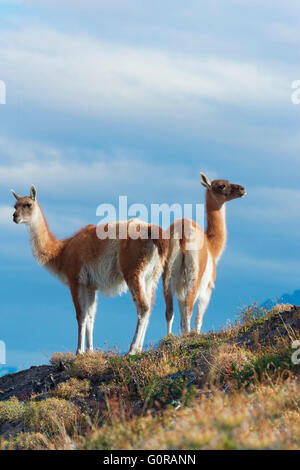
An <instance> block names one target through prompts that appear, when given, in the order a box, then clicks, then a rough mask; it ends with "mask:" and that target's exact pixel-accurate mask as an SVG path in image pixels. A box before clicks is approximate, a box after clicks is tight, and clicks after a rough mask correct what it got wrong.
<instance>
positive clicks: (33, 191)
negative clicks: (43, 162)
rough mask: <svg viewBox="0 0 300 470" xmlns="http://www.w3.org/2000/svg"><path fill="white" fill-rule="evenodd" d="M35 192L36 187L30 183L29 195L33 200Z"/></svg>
mask: <svg viewBox="0 0 300 470" xmlns="http://www.w3.org/2000/svg"><path fill="white" fill-rule="evenodd" d="M36 194H37V191H36V188H35V186H34V185H32V186H31V189H30V197H31V199H32V200H33V201H35V200H36Z"/></svg>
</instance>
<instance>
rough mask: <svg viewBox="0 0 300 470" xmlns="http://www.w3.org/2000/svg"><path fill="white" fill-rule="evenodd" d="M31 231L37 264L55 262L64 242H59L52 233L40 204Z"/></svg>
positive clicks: (30, 226) (37, 206) (32, 246)
mask: <svg viewBox="0 0 300 470" xmlns="http://www.w3.org/2000/svg"><path fill="white" fill-rule="evenodd" d="M29 231H30V242H31V248H32V252H33V255H34V257H35V259H36V260H37V262H38V263H39V264H41V265H42V266H44V265H47V264H49V263H52V262H55V259H56V258H57V257H58V255H59V254H60V253H61V251H62V248H63V246H64V242H63V241H62V240H57V239H56V238H55V236H54V235H53V234H52V233H51V232H50V230H49V227H48V224H47V221H46V218H45V216H44V213H43V211H42V209H41V208H40V206H39V205H38V204H37V205H36V210H35V214H34V215H33V219H32V222H31V224H30V225H29Z"/></svg>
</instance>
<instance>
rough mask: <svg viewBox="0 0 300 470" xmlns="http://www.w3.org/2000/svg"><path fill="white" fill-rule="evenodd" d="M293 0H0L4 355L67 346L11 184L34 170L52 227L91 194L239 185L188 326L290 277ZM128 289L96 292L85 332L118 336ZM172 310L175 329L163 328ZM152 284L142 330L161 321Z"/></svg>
mask: <svg viewBox="0 0 300 470" xmlns="http://www.w3.org/2000/svg"><path fill="white" fill-rule="evenodd" d="M299 17H300V10H299V2H298V1H297V0H295V1H291V0H287V1H286V2H282V1H279V0H272V1H271V0H270V1H269V0H257V1H256V0H226V2H225V1H222V0H211V1H210V2H206V1H204V0H203V1H202V0H201V1H200V0H189V1H188V2H184V3H183V2H180V1H177V0H172V1H171V0H165V1H164V2H161V1H158V0H152V1H151V2H146V1H144V2H141V1H140V0H110V1H107V0H106V1H102V0H97V1H96V0H86V1H85V2H82V1H79V0H72V1H71V0H70V1H68V0H60V1H56V0H51V1H50V0H36V1H35V0H32V1H30V0H27V1H13V0H10V1H9V2H5V1H0V80H3V81H4V82H5V83H6V89H7V97H6V100H7V103H6V105H0V123H1V125H0V224H1V232H0V241H1V244H0V259H1V263H0V276H1V284H0V293H1V299H2V303H1V308H0V339H2V340H4V341H5V342H6V344H7V357H8V362H10V363H15V364H17V365H18V366H19V367H24V366H25V365H28V364H29V363H30V364H33V363H38V362H45V360H46V359H47V357H49V355H51V353H52V352H53V351H58V350H59V351H68V350H72V349H74V348H75V345H76V344H75V343H76V321H75V314H74V311H73V305H72V302H71V300H70V296H69V292H68V290H67V289H66V288H65V287H64V286H61V285H60V284H59V283H58V282H57V280H56V279H54V278H51V276H50V275H49V274H48V273H47V272H44V271H43V270H42V269H41V268H40V267H39V266H37V264H36V262H35V260H34V259H33V257H32V254H31V251H30V247H29V240H28V233H27V231H26V228H25V227H24V226H16V225H15V224H13V223H12V219H11V214H12V206H13V203H14V201H13V199H12V196H11V194H10V192H9V190H10V188H11V187H13V188H14V189H15V190H16V191H17V192H18V193H21V194H28V192H29V188H30V185H31V184H32V183H34V184H35V185H36V187H37V189H38V197H39V202H40V204H41V206H42V207H43V209H44V212H45V214H46V216H47V218H48V221H49V225H50V227H51V229H52V230H53V231H54V233H55V234H56V235H57V236H59V237H63V236H66V235H69V234H70V233H72V232H74V231H75V230H77V229H78V228H79V227H80V226H82V225H84V224H87V223H95V224H96V223H97V222H98V220H97V219H98V218H97V216H96V208H97V206H98V205H99V204H100V203H114V204H115V203H116V202H117V200H118V196H119V195H127V196H128V202H129V204H130V203H136V202H138V203H145V204H147V205H149V204H151V203H163V202H167V203H174V202H179V203H181V204H183V203H194V204H195V203H201V202H203V200H204V189H203V188H202V187H201V186H200V183H199V171H200V170H201V171H204V172H206V173H207V174H208V176H210V177H211V178H214V177H220V178H226V179H229V180H231V181H232V182H234V183H240V184H243V185H245V186H246V187H247V190H248V195H247V197H246V198H244V199H243V200H238V201H233V202H232V203H230V205H228V207H227V221H228V232H229V236H228V243H227V249H226V252H225V253H224V255H223V258H222V260H221V261H220V264H219V269H218V274H217V282H216V289H215V291H214V294H213V298H212V301H211V304H210V306H209V309H208V311H207V313H206V316H205V320H204V329H205V330H208V329H210V328H213V327H214V328H217V327H219V326H220V325H223V324H225V322H226V320H227V319H234V318H235V315H236V313H237V312H238V308H239V307H242V306H243V305H245V304H249V303H251V302H253V301H258V302H260V301H262V300H264V299H266V298H270V297H276V296H279V295H281V294H282V293H284V292H292V291H293V290H295V289H296V288H299V287H300V249H299V246H300V245H299V240H300V217H299V206H300V183H299V175H300V158H299V157H300V133H299V126H300V105H298V106H297V105H295V104H292V101H291V94H292V91H293V90H292V88H291V84H292V82H293V81H294V80H299V79H300V67H299V63H300V62H299V51H300V47H299V46H300V28H299V19H300V18H299ZM135 322H136V314H135V311H134V306H133V304H132V302H131V300H130V298H129V295H128V294H127V295H126V296H123V297H121V298H117V299H100V301H99V306H98V314H97V318H96V325H95V343H96V344H97V345H99V346H101V347H102V346H105V347H107V346H114V345H118V346H119V347H120V348H121V349H122V350H124V349H126V348H127V346H128V344H129V343H130V341H131V338H132V335H133V332H134V329H135ZM178 324H179V322H178V315H177V322H176V324H175V331H178ZM165 330H166V326H165V320H164V305H163V300H162V293H161V286H160V288H159V291H158V293H157V299H156V304H155V307H154V310H153V314H152V318H151V322H150V326H149V329H148V333H147V337H146V342H147V343H151V342H156V341H158V340H159V339H160V338H161V337H162V336H163V335H164V334H165Z"/></svg>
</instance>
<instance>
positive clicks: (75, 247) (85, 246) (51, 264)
mask: <svg viewBox="0 0 300 470" xmlns="http://www.w3.org/2000/svg"><path fill="white" fill-rule="evenodd" d="M13 194H14V196H15V197H16V199H17V203H16V205H15V209H16V210H15V213H14V216H13V218H14V221H15V222H16V223H21V222H24V223H26V224H28V225H29V227H30V232H31V243H32V248H33V252H34V255H35V257H36V259H37V261H38V262H39V263H40V264H41V265H43V266H45V267H46V268H48V269H49V270H50V271H52V272H54V273H55V274H57V275H58V276H59V277H60V278H61V279H62V280H63V282H65V283H66V284H68V285H69V288H70V291H71V295H72V299H73V303H74V307H75V310H76V317H77V321H78V333H79V337H80V332H81V329H82V315H83V312H82V310H81V305H80V299H79V297H80V289H81V286H83V287H84V289H85V295H88V297H89V299H92V300H94V298H95V291H96V289H97V285H95V284H94V281H93V279H92V278H91V279H89V277H88V274H87V275H86V276H87V278H86V279H85V281H84V284H82V283H83V281H82V279H81V277H80V276H81V271H82V268H83V267H85V266H87V267H89V266H90V267H92V266H93V264H94V263H95V262H96V261H97V260H99V259H101V257H102V256H104V255H105V250H106V249H107V248H108V245H109V244H110V243H113V241H112V240H110V239H108V238H107V239H104V240H102V239H100V238H99V237H98V235H97V227H95V226H94V225H87V226H86V227H84V228H82V229H81V230H79V231H78V232H77V233H75V235H73V236H72V237H70V238H66V239H64V240H57V239H56V238H55V236H54V235H53V234H52V233H51V232H50V230H49V227H48V224H47V221H46V219H45V216H44V214H43V212H42V210H41V208H40V206H39V205H38V203H37V201H36V190H35V188H34V191H33V189H32V196H31V197H21V196H19V195H17V194H16V193H14V192H13ZM131 223H133V221H132V220H130V221H129V222H125V224H126V229H127V232H126V233H125V237H126V238H125V239H119V236H120V223H116V224H115V225H114V226H115V227H116V237H117V239H119V241H118V245H112V247H117V250H118V252H117V253H115V252H113V253H115V255H116V258H115V259H116V260H117V261H118V263H119V266H120V270H121V273H122V275H123V279H124V280H125V281H126V283H127V285H128V287H129V290H130V292H131V294H132V297H133V300H134V301H135V304H136V306H137V311H138V317H139V320H140V319H141V318H143V315H145V314H146V313H147V315H149V313H150V309H151V303H152V300H153V298H154V291H155V288H156V285H157V282H158V278H159V275H160V273H161V270H162V268H163V266H164V263H165V260H166V257H167V251H168V240H166V239H165V236H164V232H163V230H162V229H161V228H160V227H156V226H153V225H149V224H144V223H142V222H141V226H138V230H137V232H139V231H140V229H141V227H143V229H145V228H146V235H147V236H149V235H151V232H152V230H153V231H154V233H158V238H157V239H153V240H152V239H143V237H142V232H141V235H139V234H138V238H137V239H136V240H133V239H131V238H130V237H129V225H130V224H131ZM107 227H108V226H107V224H106V225H103V226H102V228H104V229H105V231H107ZM123 227H124V223H123ZM155 230H156V232H155ZM113 249H115V248H113ZM155 249H157V251H158V255H159V260H160V261H159V265H160V266H157V267H156V266H154V268H153V269H154V271H153V287H152V290H151V292H152V294H151V298H150V300H149V299H148V300H147V299H146V298H145V296H144V292H143V286H142V284H141V282H142V281H141V274H142V273H143V272H144V270H145V269H146V268H147V265H148V263H149V261H150V259H151V257H152V255H153V252H154V250H155ZM114 268H115V269H116V275H118V272H119V271H118V269H119V268H118V267H117V266H112V267H111V268H110V269H114ZM113 274H114V272H113ZM151 279H152V278H151ZM121 281H122V279H121ZM151 282H152V281H151Z"/></svg>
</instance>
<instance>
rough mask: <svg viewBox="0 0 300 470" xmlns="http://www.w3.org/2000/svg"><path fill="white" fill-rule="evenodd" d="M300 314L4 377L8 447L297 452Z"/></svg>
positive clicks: (278, 312)
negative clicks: (295, 345)
mask: <svg viewBox="0 0 300 470" xmlns="http://www.w3.org/2000/svg"><path fill="white" fill-rule="evenodd" d="M298 338H300V308H299V307H295V306H292V305H278V306H275V307H273V308H272V310H270V311H267V310H266V309H263V308H260V307H257V306H256V305H253V306H251V307H248V308H247V309H245V310H243V311H242V312H241V315H240V318H239V320H238V321H236V322H235V324H234V325H230V326H228V327H227V328H226V329H224V330H222V331H218V332H210V333H208V334H205V335H197V334H194V333H191V334H190V335H187V336H185V337H176V336H173V335H170V336H168V337H166V338H164V339H163V340H162V341H161V343H160V345H159V346H158V347H157V348H156V349H152V350H149V351H146V352H144V353H142V354H139V355H135V356H131V357H128V356H122V355H119V354H118V352H117V351H109V352H102V351H99V352H95V353H90V354H85V355H82V356H78V357H76V356H74V355H73V354H72V353H67V354H60V353H57V354H55V355H54V356H53V357H52V359H51V365H45V366H39V367H32V368H30V369H28V370H26V371H21V372H18V373H15V374H9V375H6V376H4V377H1V378H0V449H257V448H259V449H299V448H300V383H299V367H300V366H299V365H295V364H293V362H292V360H291V356H292V354H293V352H294V350H293V349H292V347H291V344H292V342H293V341H294V340H296V339H298Z"/></svg>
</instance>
